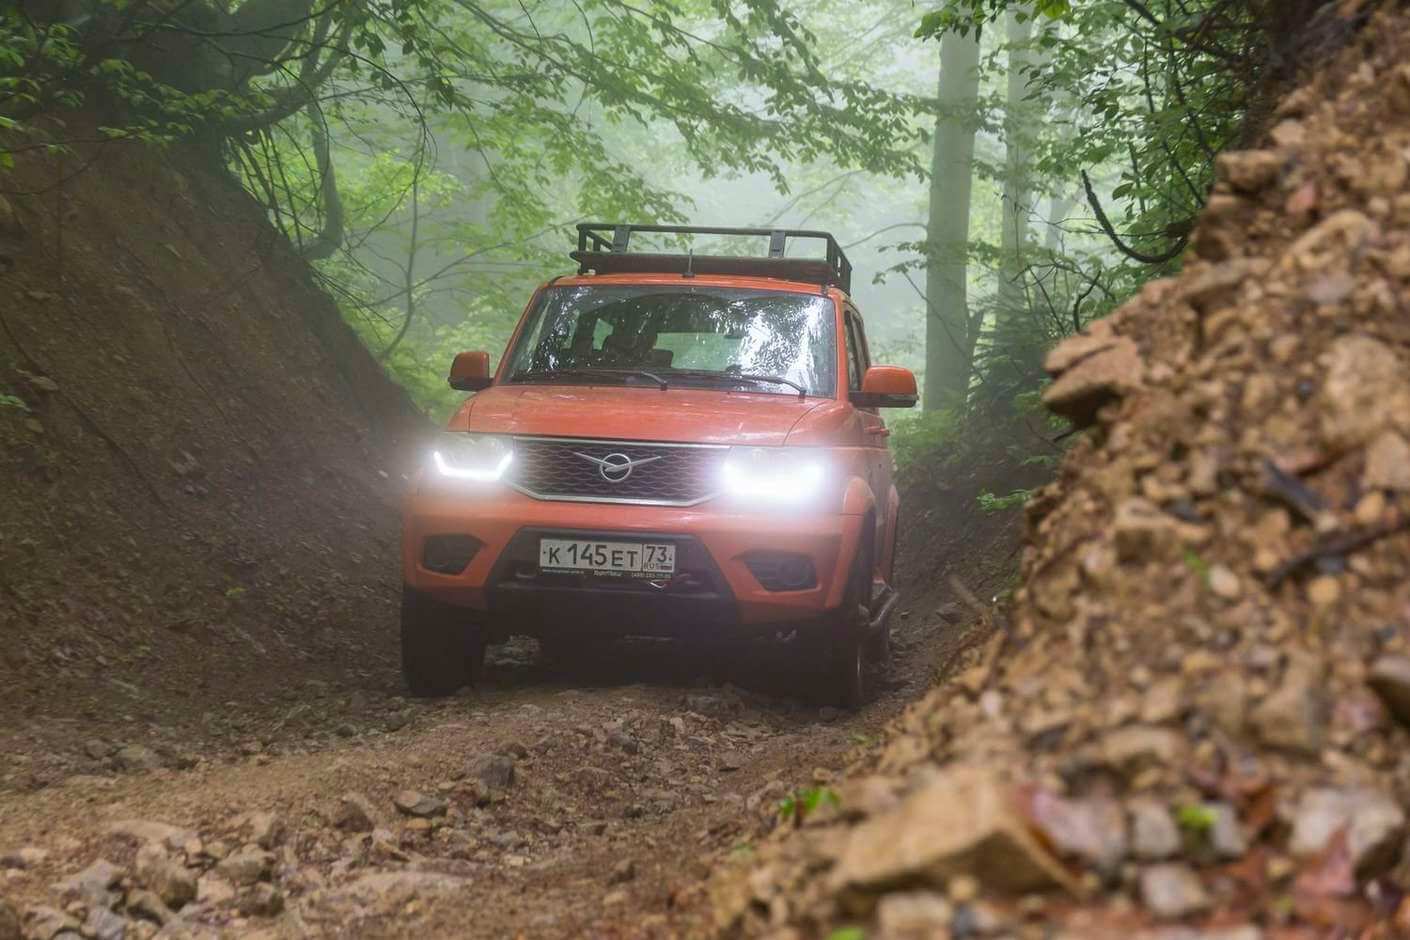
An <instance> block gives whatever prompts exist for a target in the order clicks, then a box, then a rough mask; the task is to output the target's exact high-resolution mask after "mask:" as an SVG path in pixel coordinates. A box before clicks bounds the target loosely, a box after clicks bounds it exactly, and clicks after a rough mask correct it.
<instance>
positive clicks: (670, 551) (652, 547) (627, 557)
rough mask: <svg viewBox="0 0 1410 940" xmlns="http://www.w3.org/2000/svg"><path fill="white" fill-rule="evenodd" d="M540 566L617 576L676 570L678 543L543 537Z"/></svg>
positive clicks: (643, 575)
mask: <svg viewBox="0 0 1410 940" xmlns="http://www.w3.org/2000/svg"><path fill="white" fill-rule="evenodd" d="M539 567H540V568H542V569H544V570H546V571H591V572H593V573H594V574H605V575H612V576H614V577H647V576H655V575H663V574H674V573H675V571H676V547H675V546H674V545H670V544H660V543H653V542H599V541H596V540H594V539H540V540H539Z"/></svg>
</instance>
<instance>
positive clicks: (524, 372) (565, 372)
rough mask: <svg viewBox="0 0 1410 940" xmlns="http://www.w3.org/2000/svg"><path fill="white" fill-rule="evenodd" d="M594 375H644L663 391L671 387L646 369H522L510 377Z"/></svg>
mask: <svg viewBox="0 0 1410 940" xmlns="http://www.w3.org/2000/svg"><path fill="white" fill-rule="evenodd" d="M594 375H642V376H645V377H646V378H648V379H650V380H651V381H653V382H655V383H656V384H657V386H659V387H660V388H661V390H662V391H665V390H666V389H668V388H670V387H671V383H670V382H667V381H666V380H665V379H663V378H661V376H659V375H657V374H656V373H655V372H647V371H646V370H645V369H537V370H535V369H520V370H519V371H518V372H516V373H514V374H513V375H512V376H510V377H509V381H511V382H520V381H523V380H524V379H550V380H551V379H557V378H564V377H568V378H571V377H573V376H594Z"/></svg>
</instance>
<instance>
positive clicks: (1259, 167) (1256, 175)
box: [1214, 150, 1285, 193]
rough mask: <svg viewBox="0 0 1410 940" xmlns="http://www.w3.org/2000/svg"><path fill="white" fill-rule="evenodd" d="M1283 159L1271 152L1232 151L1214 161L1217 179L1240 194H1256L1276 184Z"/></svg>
mask: <svg viewBox="0 0 1410 940" xmlns="http://www.w3.org/2000/svg"><path fill="white" fill-rule="evenodd" d="M1284 163H1285V158H1284V157H1283V156H1282V155H1281V154H1278V153H1274V152H1273V151H1271V150H1234V151H1228V152H1226V153H1221V154H1220V155H1219V156H1218V158H1217V159H1216V160H1215V161H1214V169H1215V172H1216V173H1218V174H1219V178H1220V179H1222V180H1224V181H1225V182H1227V183H1228V184H1229V185H1230V186H1232V187H1234V189H1236V190H1238V191H1239V192H1242V193H1256V192H1258V191H1260V190H1262V189H1266V188H1267V187H1269V186H1271V185H1273V183H1275V182H1277V180H1278V174H1280V173H1281V172H1282V170H1283V165H1284Z"/></svg>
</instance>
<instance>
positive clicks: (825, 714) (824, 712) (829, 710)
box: [818, 705, 847, 723]
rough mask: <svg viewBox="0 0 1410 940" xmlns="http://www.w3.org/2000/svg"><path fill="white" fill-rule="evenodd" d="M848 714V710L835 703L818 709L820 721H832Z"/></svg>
mask: <svg viewBox="0 0 1410 940" xmlns="http://www.w3.org/2000/svg"><path fill="white" fill-rule="evenodd" d="M846 714H847V713H846V712H844V711H843V710H842V709H840V708H837V707H836V706H834V705H824V706H823V707H822V708H819V709H818V721H824V722H829V723H831V722H834V721H836V720H837V719H839V718H841V717H843V716H844V715H846Z"/></svg>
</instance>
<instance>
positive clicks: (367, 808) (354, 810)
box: [333, 793, 377, 832]
mask: <svg viewBox="0 0 1410 940" xmlns="http://www.w3.org/2000/svg"><path fill="white" fill-rule="evenodd" d="M333 825H334V826H336V827H337V828H339V829H341V830H343V831H344V832H371V831H372V830H373V829H375V828H377V812H376V810H375V809H373V807H372V801H371V800H369V799H368V798H367V797H365V796H363V795H362V794H361V793H344V794H343V795H342V796H340V797H339V798H338V805H337V807H336V808H334V810H333Z"/></svg>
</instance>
